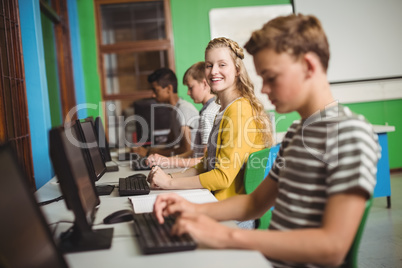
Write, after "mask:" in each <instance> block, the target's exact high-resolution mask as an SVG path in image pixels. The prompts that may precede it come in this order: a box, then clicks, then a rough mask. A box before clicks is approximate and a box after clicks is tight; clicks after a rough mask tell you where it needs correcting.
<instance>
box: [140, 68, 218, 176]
mask: <svg viewBox="0 0 402 268" xmlns="http://www.w3.org/2000/svg"><path fill="white" fill-rule="evenodd" d="M183 84H184V85H186V86H187V88H188V91H187V94H188V95H189V96H190V97H191V98H192V99H193V101H194V102H195V103H202V105H203V106H202V108H201V110H200V113H199V120H198V130H197V133H196V134H195V139H194V144H193V146H192V147H193V149H192V150H191V151H187V152H184V153H182V154H180V155H176V156H170V157H166V156H162V155H159V154H152V155H150V156H149V157H148V164H149V166H151V167H152V166H153V165H158V166H160V167H162V168H174V167H182V168H184V167H192V166H195V165H196V164H198V163H199V162H200V160H201V158H202V157H203V156H204V153H205V151H206V149H207V144H208V138H209V134H210V133H211V130H212V126H213V124H214V120H215V117H216V114H217V113H218V111H219V109H220V107H221V106H220V105H219V104H217V103H216V96H215V95H214V94H213V93H212V92H211V87H210V86H209V85H208V83H207V80H206V79H205V62H203V61H200V62H197V63H194V64H193V65H191V66H190V68H188V69H187V71H186V72H185V73H184V76H183Z"/></svg>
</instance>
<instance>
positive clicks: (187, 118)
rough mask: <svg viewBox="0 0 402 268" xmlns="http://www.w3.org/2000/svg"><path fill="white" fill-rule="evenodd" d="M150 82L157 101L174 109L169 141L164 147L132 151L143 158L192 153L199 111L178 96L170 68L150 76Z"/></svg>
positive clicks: (157, 71) (135, 148)
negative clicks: (193, 133) (151, 155)
mask: <svg viewBox="0 0 402 268" xmlns="http://www.w3.org/2000/svg"><path fill="white" fill-rule="evenodd" d="M148 82H149V83H150V84H151V86H152V90H153V93H154V94H153V97H154V98H155V100H156V101H157V102H158V103H161V104H167V105H170V106H171V107H172V113H171V120H170V124H171V127H170V132H169V136H168V141H167V145H166V146H164V147H161V146H158V147H150V148H144V147H133V148H132V149H131V151H132V152H134V153H138V154H139V155H141V156H148V155H150V154H160V155H164V156H171V155H176V154H181V153H184V152H187V151H190V150H191V144H192V140H194V137H192V135H191V133H192V132H195V131H196V130H197V129H198V111H197V109H196V108H195V107H194V105H192V104H191V103H190V102H188V101H186V100H184V99H182V98H180V97H179V96H178V95H177V77H176V74H175V73H174V72H173V71H172V70H170V69H168V68H160V69H158V70H156V71H154V72H153V73H152V74H150V75H149V76H148ZM155 120H158V118H155Z"/></svg>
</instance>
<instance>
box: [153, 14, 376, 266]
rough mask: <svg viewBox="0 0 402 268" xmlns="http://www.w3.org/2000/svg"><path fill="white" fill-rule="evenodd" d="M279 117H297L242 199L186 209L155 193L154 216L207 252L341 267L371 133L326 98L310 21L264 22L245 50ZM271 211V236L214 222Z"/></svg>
mask: <svg viewBox="0 0 402 268" xmlns="http://www.w3.org/2000/svg"><path fill="white" fill-rule="evenodd" d="M245 48H246V49H247V51H248V52H249V53H250V54H251V55H253V57H254V65H255V68H256V71H257V73H258V75H260V76H261V77H262V79H263V86H262V92H263V93H265V94H267V95H268V97H269V99H270V100H271V102H272V103H273V104H274V105H275V107H276V110H277V111H278V112H279V113H289V112H292V111H297V112H298V113H299V114H300V116H301V118H302V119H301V121H298V122H295V123H294V124H293V125H292V126H291V127H290V128H289V130H288V132H287V134H286V136H285V137H284V139H283V142H282V144H281V148H280V151H279V154H278V157H277V158H276V161H275V163H274V165H273V168H272V169H271V171H270V173H269V174H268V176H267V178H266V179H265V180H264V181H263V182H262V183H261V184H260V185H259V186H258V187H257V189H256V190H255V191H254V192H253V193H251V194H249V195H237V196H235V197H233V198H230V199H226V200H224V201H221V202H215V203H209V204H192V203H189V202H188V201H186V200H184V199H183V198H181V197H179V196H177V195H175V194H166V195H160V196H158V197H157V200H156V202H155V205H154V213H155V214H156V216H157V218H158V219H159V222H163V217H162V215H167V214H172V213H178V214H179V215H180V216H179V217H178V219H177V221H176V224H175V226H173V229H172V231H173V233H175V234H181V233H189V234H190V235H191V236H192V237H193V238H194V239H196V240H198V242H199V243H201V244H204V245H207V246H210V247H213V248H242V249H253V250H259V251H260V252H262V253H263V254H264V255H265V256H266V257H267V258H268V259H269V260H270V261H271V262H272V264H273V265H274V266H275V267H324V266H325V267H327V266H340V265H341V264H342V262H343V261H344V259H345V256H346V254H347V252H348V250H349V248H350V246H351V244H352V241H353V239H354V237H355V234H356V231H357V229H358V226H359V224H360V221H361V218H362V215H363V213H364V210H365V203H366V200H367V199H368V198H370V196H371V195H372V193H373V189H374V185H375V182H376V164H377V161H378V157H379V146H378V141H377V136H376V135H375V133H374V132H373V129H372V126H371V125H370V124H369V123H367V121H366V120H365V119H364V118H363V117H362V116H359V115H355V114H353V113H352V112H351V111H350V110H349V109H348V108H346V107H343V106H342V105H338V104H337V103H336V101H335V100H334V98H333V97H332V94H331V90H330V85H329V83H328V80H327V67H328V62H329V46H328V42H327V38H326V36H325V33H324V31H323V29H322V27H321V23H320V22H319V21H318V19H317V18H315V17H314V16H304V15H301V14H299V15H289V16H287V17H278V18H276V19H273V20H271V21H269V22H268V23H267V24H265V25H264V26H263V28H262V29H260V30H257V31H255V32H254V33H253V34H252V36H251V38H250V40H249V41H248V42H247V44H246V45H245ZM272 206H275V209H274V210H273V216H272V220H271V223H270V226H269V230H267V231H261V230H242V229H234V228H230V227H227V226H224V225H221V224H219V223H217V222H216V221H225V220H232V219H236V220H240V221H244V220H248V219H256V218H259V217H260V216H261V215H263V214H264V213H265V212H266V211H267V210H268V209H270V208H271V207H272Z"/></svg>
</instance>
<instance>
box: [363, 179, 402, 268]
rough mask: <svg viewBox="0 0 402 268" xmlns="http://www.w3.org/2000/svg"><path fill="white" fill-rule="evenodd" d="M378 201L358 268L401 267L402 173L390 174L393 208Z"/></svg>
mask: <svg viewBox="0 0 402 268" xmlns="http://www.w3.org/2000/svg"><path fill="white" fill-rule="evenodd" d="M386 207H387V198H386V197H379V198H375V199H374V202H373V206H372V208H371V211H370V214H369V217H368V219H367V223H366V227H365V231H364V234H363V238H362V241H361V244H360V249H359V263H358V266H359V268H360V267H362V268H371V267H372V268H399V267H402V172H400V173H394V174H391V208H390V209H387V208H386Z"/></svg>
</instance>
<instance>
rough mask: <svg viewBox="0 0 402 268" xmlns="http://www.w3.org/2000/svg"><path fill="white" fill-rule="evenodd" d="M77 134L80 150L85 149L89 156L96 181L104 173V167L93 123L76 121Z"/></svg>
mask: <svg viewBox="0 0 402 268" xmlns="http://www.w3.org/2000/svg"><path fill="white" fill-rule="evenodd" d="M74 127H76V128H77V130H78V133H79V136H78V137H79V140H80V141H81V142H82V143H83V148H82V149H87V150H88V153H89V156H90V164H91V165H92V167H93V170H94V172H95V176H96V179H95V180H96V181H97V180H99V179H100V178H101V177H102V176H103V174H105V172H106V165H105V162H104V160H103V158H102V154H101V151H100V150H99V146H98V141H97V139H96V134H95V129H94V125H93V122H92V121H90V120H86V121H82V122H81V121H80V120H76V124H75V126H74Z"/></svg>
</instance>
